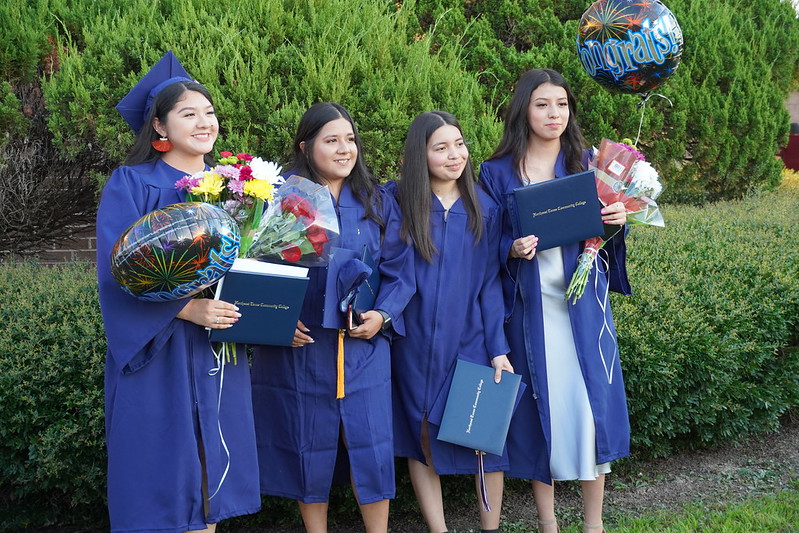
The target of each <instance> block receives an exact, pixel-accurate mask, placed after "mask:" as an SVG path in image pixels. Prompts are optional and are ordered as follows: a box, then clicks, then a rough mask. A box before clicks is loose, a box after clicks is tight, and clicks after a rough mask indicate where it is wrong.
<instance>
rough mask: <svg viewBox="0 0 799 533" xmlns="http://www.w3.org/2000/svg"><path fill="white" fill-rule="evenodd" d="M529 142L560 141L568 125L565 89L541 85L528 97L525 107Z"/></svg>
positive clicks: (549, 84) (567, 104) (551, 85)
mask: <svg viewBox="0 0 799 533" xmlns="http://www.w3.org/2000/svg"><path fill="white" fill-rule="evenodd" d="M527 123H528V124H529V126H530V136H531V139H530V140H534V139H537V140H539V141H540V140H544V141H552V140H556V139H560V136H561V135H562V134H563V132H564V131H565V130H566V126H567V125H568V124H569V98H568V95H567V94H566V89H564V88H563V87H558V86H557V85H553V84H551V83H542V84H541V85H539V86H538V88H536V89H535V90H534V91H533V93H532V94H531V95H530V103H529V104H528V106H527Z"/></svg>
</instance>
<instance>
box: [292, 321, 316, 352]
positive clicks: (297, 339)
mask: <svg viewBox="0 0 799 533" xmlns="http://www.w3.org/2000/svg"><path fill="white" fill-rule="evenodd" d="M310 332H311V330H310V329H308V328H306V327H305V324H303V323H302V320H298V321H297V329H295V330H294V339H293V340H292V341H291V347H292V348H299V347H301V346H305V345H306V344H310V343H312V342H313V341H314V340H313V338H311V336H310V335H308V333H310Z"/></svg>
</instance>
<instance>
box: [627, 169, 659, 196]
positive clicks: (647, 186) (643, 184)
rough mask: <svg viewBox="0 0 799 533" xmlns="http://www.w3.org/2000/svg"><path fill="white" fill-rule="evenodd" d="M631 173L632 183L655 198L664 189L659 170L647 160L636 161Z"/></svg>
mask: <svg viewBox="0 0 799 533" xmlns="http://www.w3.org/2000/svg"><path fill="white" fill-rule="evenodd" d="M630 175H631V176H632V179H631V180H630V181H631V185H632V186H633V187H634V188H635V189H637V190H639V191H641V194H643V195H646V196H648V197H650V198H652V199H653V200H654V199H655V198H657V197H658V196H659V195H660V193H661V191H663V185H662V184H661V183H660V180H659V179H658V178H659V176H658V172H657V170H655V169H654V168H653V167H652V165H650V164H649V162H647V161H636V163H635V164H634V165H633V168H632V169H631V171H630Z"/></svg>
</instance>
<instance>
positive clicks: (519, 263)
mask: <svg viewBox="0 0 799 533" xmlns="http://www.w3.org/2000/svg"><path fill="white" fill-rule="evenodd" d="M586 163H587V153H586V152H585V151H584V150H583V139H582V134H581V133H580V130H579V127H578V125H577V117H576V101H575V99H574V96H573V95H572V93H571V91H570V90H569V87H568V84H567V83H566V81H565V80H564V79H563V77H562V76H561V75H560V74H558V73H557V72H555V71H553V70H549V69H535V70H531V71H528V72H526V73H525V74H524V75H522V77H521V78H520V80H519V82H518V83H517V85H516V89H515V92H514V95H513V97H512V99H511V102H510V104H509V107H508V111H507V115H506V119H505V129H504V134H503V137H502V140H501V141H500V145H499V147H498V148H497V150H496V151H495V152H494V154H493V155H492V156H491V157H490V158H489V160H488V161H486V162H484V163H483V164H482V166H481V168H480V180H481V182H482V183H483V184H484V186H485V187H486V189H487V190H488V191H489V192H490V193H491V194H492V196H493V197H494V198H495V199H496V200H497V202H499V203H500V205H501V206H502V207H503V210H504V223H503V227H504V229H503V235H502V242H501V245H500V258H501V260H502V261H503V263H504V266H503V271H502V283H503V292H504V298H505V306H506V315H507V324H506V328H505V331H506V333H507V335H508V341H509V342H510V347H511V351H510V355H509V357H510V361H511V363H512V364H513V367H514V368H515V369H516V371H517V372H519V373H520V374H521V375H522V380H523V381H524V382H525V383H526V384H527V385H528V388H527V392H526V393H525V394H524V396H523V398H522V400H521V402H520V404H519V407H518V408H517V410H516V413H515V414H514V417H513V419H512V420H511V427H510V431H509V435H508V458H509V460H510V470H509V471H508V475H509V476H512V477H521V478H526V479H532V480H533V493H534V495H535V501H536V507H537V509H538V517H539V528H540V530H541V531H543V532H550V531H553V532H554V531H557V523H556V521H555V509H554V485H553V480H567V479H579V480H581V481H582V489H583V503H584V512H585V522H584V526H583V527H584V530H585V531H587V532H595V531H601V530H602V502H603V497H604V481H605V474H606V473H607V472H609V471H610V462H611V461H613V460H615V459H619V458H621V457H625V456H627V455H628V454H629V437H630V435H629V421H628V417H627V404H626V397H625V392H624V381H623V378H622V372H621V366H620V364H619V353H618V349H617V345H616V332H615V327H614V324H613V316H612V315H611V311H610V305H609V303H608V298H607V291H608V290H613V291H617V292H621V293H623V294H629V292H630V287H629V284H628V281H627V273H626V267H625V260H626V259H625V258H626V248H625V244H624V231H620V232H618V233H617V234H616V236H615V237H613V238H612V239H610V241H609V242H608V243H607V244H605V247H604V250H602V251H601V252H600V259H598V261H597V265H596V266H595V268H594V269H593V270H592V272H591V274H590V277H589V280H588V285H587V288H586V292H585V294H584V295H583V296H582V298H580V299H579V300H577V302H576V303H575V304H571V303H568V302H567V301H566V300H565V298H564V291H565V289H566V285H567V284H568V281H569V280H570V279H571V276H572V274H573V273H574V270H575V268H576V266H577V257H578V255H579V254H580V252H581V251H582V243H574V244H569V245H565V246H562V247H559V248H553V249H549V250H545V251H536V244H537V240H538V239H537V237H536V236H534V235H525V236H518V235H515V234H514V232H513V228H512V221H511V220H510V216H509V213H508V211H507V207H508V205H509V203H508V202H509V201H512V198H510V197H509V195H511V194H512V192H513V190H514V189H515V188H517V187H521V186H523V185H525V184H528V183H537V182H541V181H546V180H549V179H557V178H560V177H563V176H566V175H569V174H573V173H576V172H579V171H582V170H584V169H585V166H586ZM602 213H603V215H602V218H603V220H604V221H605V222H606V223H609V224H619V225H620V224H623V223H624V221H625V213H624V206H623V205H622V204H620V203H618V204H611V205H608V206H605V207H604V208H603V209H602Z"/></svg>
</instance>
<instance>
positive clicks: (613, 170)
mask: <svg viewBox="0 0 799 533" xmlns="http://www.w3.org/2000/svg"><path fill="white" fill-rule="evenodd" d="M588 168H589V169H591V170H594V172H595V174H596V188H597V193H598V194H599V199H600V201H601V202H602V204H603V205H609V204H612V203H615V202H622V203H623V204H624V207H625V209H626V211H627V224H630V225H634V224H645V225H649V226H661V227H662V226H664V225H665V222H664V221H663V215H661V213H660V208H659V207H658V204H657V203H656V202H655V199H656V198H657V197H658V196H660V193H661V192H663V185H662V184H661V183H660V179H659V176H658V173H657V171H656V170H655V169H654V168H653V167H652V165H650V164H649V163H648V162H647V161H646V159H645V158H644V156H643V155H642V154H641V152H639V151H638V150H636V149H635V147H633V146H632V145H629V144H623V143H616V142H613V141H610V140H608V139H602V143H601V144H600V145H599V150H596V151H595V153H594V157H593V158H592V159H591V161H590V162H589V163H588ZM604 244H605V241H604V240H603V239H602V237H594V238H592V239H588V240H587V241H585V248H584V249H583V253H581V254H580V256H579V257H578V258H577V270H575V271H574V275H572V279H571V281H570V282H569V286H568V287H567V288H566V293H565V296H566V299H567V300H569V299H571V301H572V304H574V303H575V302H577V300H578V299H579V298H580V297H581V296H582V295H583V293H584V292H585V286H586V284H587V283H588V275H589V274H590V273H591V269H592V268H594V263H595V261H596V257H597V255H598V254H599V250H600V249H601V248H602V246H604Z"/></svg>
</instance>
